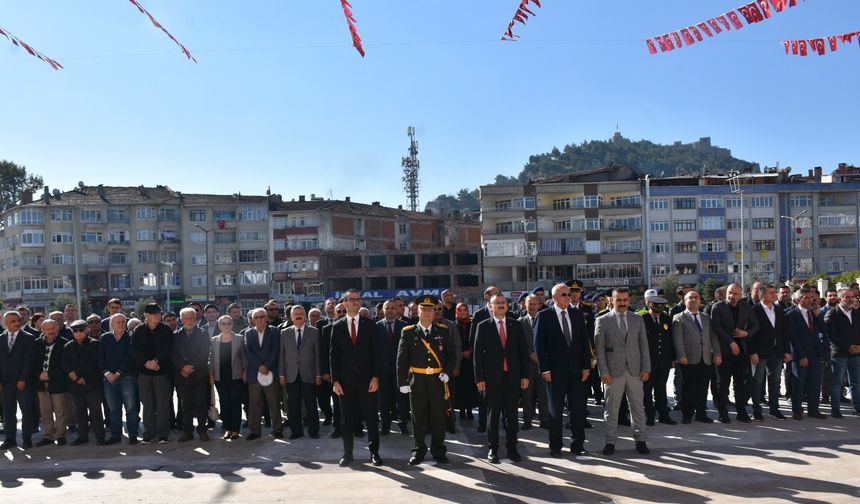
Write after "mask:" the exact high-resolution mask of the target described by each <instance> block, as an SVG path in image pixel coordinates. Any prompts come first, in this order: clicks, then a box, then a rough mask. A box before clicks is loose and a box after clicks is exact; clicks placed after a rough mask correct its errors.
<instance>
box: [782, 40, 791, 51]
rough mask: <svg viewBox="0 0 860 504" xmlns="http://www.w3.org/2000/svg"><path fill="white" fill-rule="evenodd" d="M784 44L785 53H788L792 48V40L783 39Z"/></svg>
mask: <svg viewBox="0 0 860 504" xmlns="http://www.w3.org/2000/svg"><path fill="white" fill-rule="evenodd" d="M782 45H784V46H785V54H788V51H789V50H790V49H791V42H789V41H788V40H783V41H782Z"/></svg>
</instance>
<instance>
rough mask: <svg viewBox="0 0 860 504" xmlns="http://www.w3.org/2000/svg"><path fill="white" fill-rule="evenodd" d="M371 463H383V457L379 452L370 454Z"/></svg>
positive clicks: (377, 465)
mask: <svg viewBox="0 0 860 504" xmlns="http://www.w3.org/2000/svg"><path fill="white" fill-rule="evenodd" d="M370 463H371V464H373V465H375V466H376V467H379V466H381V465H382V458H381V457H380V456H379V454H378V453H371V454H370Z"/></svg>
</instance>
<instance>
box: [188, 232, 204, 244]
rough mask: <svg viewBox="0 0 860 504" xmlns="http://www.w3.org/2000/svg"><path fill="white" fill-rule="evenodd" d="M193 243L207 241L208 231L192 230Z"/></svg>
mask: <svg viewBox="0 0 860 504" xmlns="http://www.w3.org/2000/svg"><path fill="white" fill-rule="evenodd" d="M191 243H196V244H198V245H203V244H205V243H206V233H204V232H203V231H192V232H191Z"/></svg>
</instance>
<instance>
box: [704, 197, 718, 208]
mask: <svg viewBox="0 0 860 504" xmlns="http://www.w3.org/2000/svg"><path fill="white" fill-rule="evenodd" d="M699 207H700V208H723V199H722V198H701V199H699Z"/></svg>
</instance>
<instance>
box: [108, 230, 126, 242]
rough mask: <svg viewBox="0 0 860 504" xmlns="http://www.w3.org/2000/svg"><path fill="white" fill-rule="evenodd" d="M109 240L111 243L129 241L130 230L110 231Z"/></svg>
mask: <svg viewBox="0 0 860 504" xmlns="http://www.w3.org/2000/svg"><path fill="white" fill-rule="evenodd" d="M108 242H109V243H128V231H125V230H121V231H109V232H108Z"/></svg>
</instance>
